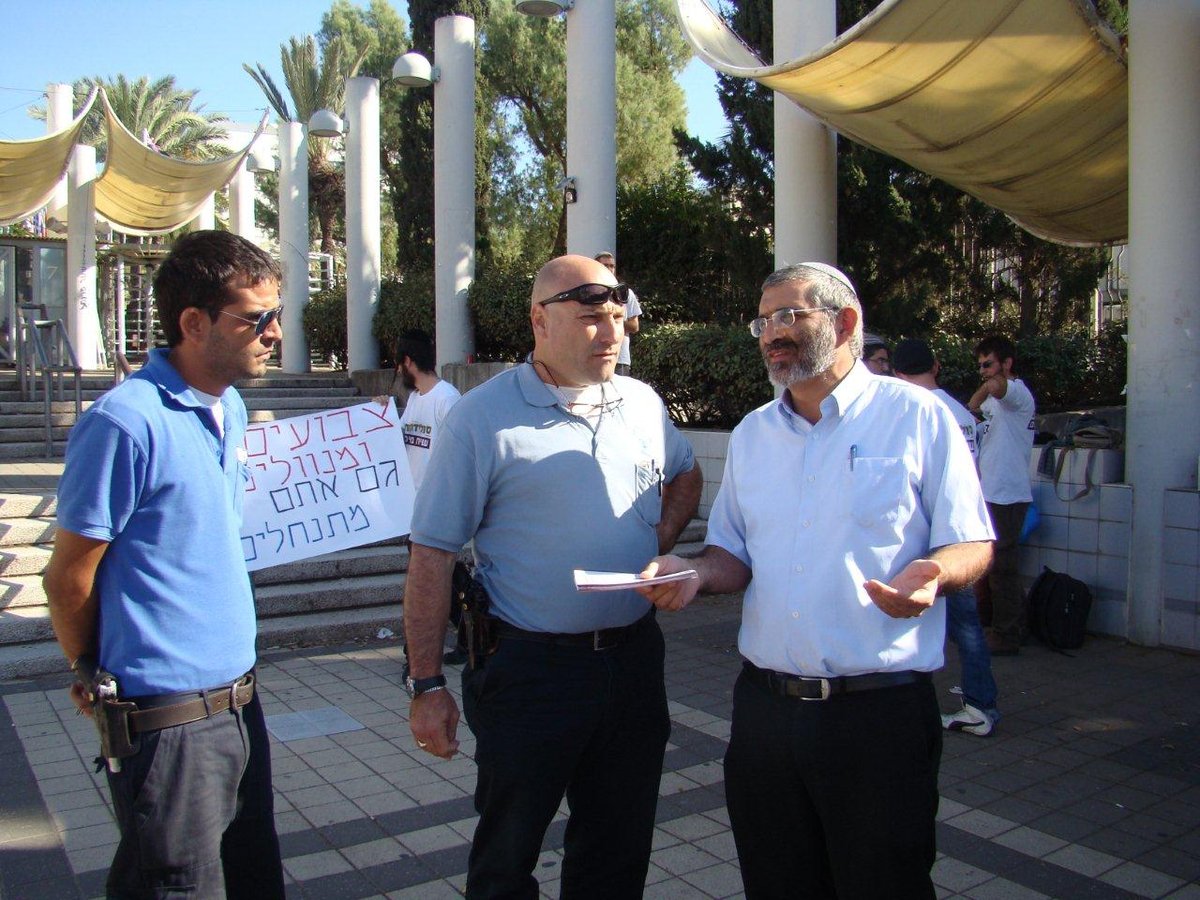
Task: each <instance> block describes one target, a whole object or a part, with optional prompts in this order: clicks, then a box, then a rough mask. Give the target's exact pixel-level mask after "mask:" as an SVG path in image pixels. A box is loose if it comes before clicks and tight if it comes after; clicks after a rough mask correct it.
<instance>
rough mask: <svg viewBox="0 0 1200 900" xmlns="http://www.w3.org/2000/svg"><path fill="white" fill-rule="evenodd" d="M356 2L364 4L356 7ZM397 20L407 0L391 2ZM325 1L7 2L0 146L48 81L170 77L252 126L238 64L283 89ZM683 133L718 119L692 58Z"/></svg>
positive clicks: (38, 129) (33, 131)
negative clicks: (289, 43) (258, 68)
mask: <svg viewBox="0 0 1200 900" xmlns="http://www.w3.org/2000/svg"><path fill="white" fill-rule="evenodd" d="M354 2H355V3H356V5H360V6H366V5H367V4H366V2H359V0H354ZM501 2H502V0H501ZM393 4H394V5H396V6H397V7H398V8H400V10H401V12H402V13H406V11H407V3H406V2H405V0H393ZM329 6H330V0H192V2H189V3H183V2H179V0H157V2H154V0H105V2H98V0H39V2H8V3H5V4H4V10H3V16H2V19H0V21H2V22H3V26H2V27H0V140H23V139H27V138H33V137H38V136H40V135H42V134H44V133H45V125H44V123H42V122H38V121H35V120H33V119H30V118H29V116H28V115H26V113H25V109H26V107H28V106H29V105H31V104H34V103H43V102H44V100H45V97H44V91H45V89H46V85H47V84H48V83H50V82H55V81H61V82H71V81H74V80H75V79H76V78H80V77H83V76H86V75H102V76H106V75H116V74H118V73H124V74H125V75H126V76H127V77H130V78H137V77H139V76H141V75H148V76H150V77H151V78H152V79H153V78H159V77H162V76H163V75H174V76H175V84H176V86H177V87H179V88H182V89H198V90H199V94H198V95H197V98H196V103H198V104H203V105H204V107H205V109H206V111H208V112H219V113H223V114H224V115H226V116H228V117H229V118H230V119H232V120H233V121H235V122H257V121H258V119H259V117H260V116H261V115H262V112H263V110H264V109H265V107H266V101H265V99H264V98H263V96H262V92H261V91H260V90H259V88H258V86H257V85H255V84H254V82H253V81H251V79H250V76H249V75H247V74H246V73H245V72H244V71H243V70H242V63H244V62H245V63H251V64H255V63H260V62H261V63H263V64H264V65H265V66H266V67H267V70H268V71H270V72H271V73H272V75H274V76H275V77H276V78H277V80H278V81H279V83H281V84H282V77H281V76H280V72H279V45H280V44H281V43H284V42H285V41H286V40H287V39H288V38H289V37H293V36H299V35H303V34H313V33H315V32H316V31H317V30H318V29H319V28H320V26H321V16H322V15H323V14H324V12H325V11H326V10H327V9H328V8H329ZM680 81H681V84H683V86H684V90H685V92H686V94H687V102H688V130H689V131H690V132H691V133H692V134H695V135H697V136H699V137H702V138H704V139H705V140H709V141H714V140H717V139H718V138H719V137H720V136H721V134H722V133H723V131H724V129H725V119H724V116H723V115H722V112H721V107H720V104H719V103H718V102H717V99H716V88H715V85H716V79H715V77H714V74H713V72H712V70H711V69H709V67H708V66H706V65H704V63H702V62H700V61H699V60H692V62H691V64H690V65H689V66H688V68H687V70H686V71H685V72H684V73H683V76H682V77H681V79H680Z"/></svg>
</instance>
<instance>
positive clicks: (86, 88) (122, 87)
mask: <svg viewBox="0 0 1200 900" xmlns="http://www.w3.org/2000/svg"><path fill="white" fill-rule="evenodd" d="M93 86H100V87H103V88H104V92H105V94H107V95H108V102H109V105H110V106H112V110H113V112H114V113H115V114H116V116H117V118H118V119H120V120H121V123H122V124H123V125H124V126H125V127H126V128H128V129H129V130H130V131H131V132H132V133H133V134H135V135H137V136H138V137H140V138H141V139H142V140H143V141H146V140H147V138H148V139H149V141H150V142H151V144H152V146H154V147H155V148H157V150H158V151H159V152H160V153H164V154H166V155H167V156H172V157H174V158H176V159H187V160H195V161H199V160H205V159H215V158H217V157H220V156H226V155H228V153H229V149H228V148H227V147H226V146H225V145H224V141H225V140H226V138H227V137H228V134H227V132H226V130H225V125H226V123H228V122H229V119H227V118H225V117H224V116H221V115H215V114H210V113H206V112H204V107H203V106H197V107H195V108H193V107H192V101H193V100H195V99H196V94H197V91H181V90H178V89H177V88H176V87H175V76H173V75H165V76H163V77H162V78H159V79H158V80H157V81H150V79H149V78H147V77H146V76H142V77H141V78H139V79H138V80H137V81H130V80H129V79H127V78H126V77H125V76H124V75H117V76H116V77H115V78H101V77H100V76H98V75H97V76H95V77H93V78H80V79H78V80H77V81H76V82H75V83H74V84H73V85H72V88H73V89H74V94H75V98H74V103H73V112H74V113H75V114H76V115H78V113H79V111H80V110H82V109H83V104H84V102H85V101H86V100H87V97H88V94H90V93H91V91H92V87H93ZM29 114H30V115H31V116H33V118H35V119H41V120H43V121H45V119H46V107H44V106H34V107H30V109H29ZM83 142H84V143H86V144H90V145H91V146H93V147H95V148H96V156H97V158H98V159H101V160H102V159H104V157H105V155H106V153H107V150H108V132H107V130H106V129H105V127H104V110H103V108H101V107H100V106H99V105H98V104H97V105H96V106H94V107H92V111H91V112H90V113H88V117H87V119H86V120H85V121H84V124H83Z"/></svg>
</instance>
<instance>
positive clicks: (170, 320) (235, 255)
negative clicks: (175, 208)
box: [154, 231, 283, 347]
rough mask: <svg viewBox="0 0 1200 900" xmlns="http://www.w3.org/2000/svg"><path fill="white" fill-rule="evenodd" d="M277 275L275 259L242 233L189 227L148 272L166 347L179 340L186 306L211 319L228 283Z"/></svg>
mask: <svg viewBox="0 0 1200 900" xmlns="http://www.w3.org/2000/svg"><path fill="white" fill-rule="evenodd" d="M282 280H283V276H282V273H281V272H280V269H279V265H278V263H276V262H275V260H273V259H271V257H270V256H268V255H267V254H266V253H264V252H263V251H262V250H261V249H260V248H259V247H257V246H255V245H254V244H252V243H251V242H250V241H248V240H246V239H245V238H244V237H240V236H239V235H236V234H232V233H230V232H228V231H193V232H191V233H190V234H185V235H184V236H183V237H181V238H180V239H179V240H177V241H176V242H175V245H174V246H173V247H172V248H171V252H170V254H168V256H167V258H166V259H164V260H163V262H162V265H160V266H159V267H158V272H156V273H155V275H154V306H155V309H156V311H157V313H158V321H159V323H160V324H161V325H162V330H163V334H164V335H165V336H166V339H167V346H168V347H174V346H176V345H177V344H179V343H180V342H182V341H183V329H182V328H180V326H179V317H180V316H181V315H183V311H184V310H185V309H188V308H190V307H193V306H195V307H197V308H199V309H203V310H206V311H207V312H208V315H209V318H210V319H212V320H213V321H214V322H215V321H216V320H217V316H219V315H220V314H221V309H222V308H223V307H226V306H228V305H229V304H230V303H232V302H233V300H232V298H231V297H230V296H229V290H230V288H241V287H257V286H258V285H260V284H262V283H263V282H264V281H274V282H275V283H276V284H278V283H279V282H280V281H282Z"/></svg>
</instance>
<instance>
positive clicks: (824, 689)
mask: <svg viewBox="0 0 1200 900" xmlns="http://www.w3.org/2000/svg"><path fill="white" fill-rule="evenodd" d="M800 680H801V681H802V682H804V683H805V684H812V683H813V682H814V681H819V682H821V696H820V697H803V696H802V697H801V698H800V699H801V700H828V699H829V694H830V685H829V679H828V678H801V679H800Z"/></svg>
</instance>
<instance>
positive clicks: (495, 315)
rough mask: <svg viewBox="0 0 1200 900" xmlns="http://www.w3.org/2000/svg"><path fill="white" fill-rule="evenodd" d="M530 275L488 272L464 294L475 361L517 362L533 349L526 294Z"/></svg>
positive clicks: (521, 271) (499, 270)
mask: <svg viewBox="0 0 1200 900" xmlns="http://www.w3.org/2000/svg"><path fill="white" fill-rule="evenodd" d="M533 275H534V273H533V272H530V271H527V270H525V269H524V268H521V269H502V268H499V267H492V268H489V269H488V270H487V271H485V272H483V273H482V274H479V275H478V276H477V277H476V279H475V281H474V282H473V283H472V284H471V289H470V291H469V292H468V294H467V305H468V306H469V307H470V310H471V319H472V321H473V322H474V325H475V358H476V359H478V360H479V361H480V362H497V361H500V362H519V361H521V360H523V359H524V358H525V356H526V355H527V354H528V353H529V351H530V350H532V349H533V331H532V330H531V329H530V327H529V292H530V291H531V290H532V289H533Z"/></svg>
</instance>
